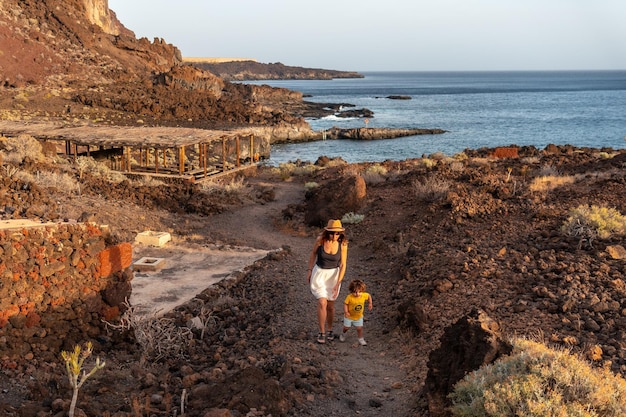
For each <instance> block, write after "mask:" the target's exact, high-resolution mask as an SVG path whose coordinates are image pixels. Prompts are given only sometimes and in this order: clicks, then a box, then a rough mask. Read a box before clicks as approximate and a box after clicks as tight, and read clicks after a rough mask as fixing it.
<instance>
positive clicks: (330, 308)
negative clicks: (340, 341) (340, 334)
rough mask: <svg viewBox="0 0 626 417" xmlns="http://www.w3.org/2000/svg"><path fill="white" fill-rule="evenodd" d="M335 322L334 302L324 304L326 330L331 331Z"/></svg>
mask: <svg viewBox="0 0 626 417" xmlns="http://www.w3.org/2000/svg"><path fill="white" fill-rule="evenodd" d="M334 320H335V302H334V301H327V302H326V328H327V329H328V330H332V329H333V321H334Z"/></svg>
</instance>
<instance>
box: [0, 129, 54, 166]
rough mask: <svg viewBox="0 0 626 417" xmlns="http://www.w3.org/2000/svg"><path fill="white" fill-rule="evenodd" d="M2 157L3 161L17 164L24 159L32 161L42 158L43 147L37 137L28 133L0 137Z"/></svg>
mask: <svg viewBox="0 0 626 417" xmlns="http://www.w3.org/2000/svg"><path fill="white" fill-rule="evenodd" d="M0 148H1V149H2V151H1V153H2V159H3V161H4V163H7V164H14V165H19V164H21V163H22V162H24V160H25V159H30V160H32V161H41V160H43V159H44V158H45V157H44V154H43V148H42V146H41V143H39V141H38V140H37V139H35V138H34V137H32V136H29V135H20V136H17V137H10V138H5V137H3V138H0Z"/></svg>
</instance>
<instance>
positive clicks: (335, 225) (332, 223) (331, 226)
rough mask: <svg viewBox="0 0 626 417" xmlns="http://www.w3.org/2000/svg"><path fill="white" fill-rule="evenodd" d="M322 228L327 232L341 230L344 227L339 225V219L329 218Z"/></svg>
mask: <svg viewBox="0 0 626 417" xmlns="http://www.w3.org/2000/svg"><path fill="white" fill-rule="evenodd" d="M324 230H326V231H328V232H343V231H344V230H346V229H344V227H343V226H342V225H341V220H329V221H328V224H327V225H326V227H325V228H324Z"/></svg>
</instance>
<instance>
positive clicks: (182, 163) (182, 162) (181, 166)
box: [178, 146, 185, 175]
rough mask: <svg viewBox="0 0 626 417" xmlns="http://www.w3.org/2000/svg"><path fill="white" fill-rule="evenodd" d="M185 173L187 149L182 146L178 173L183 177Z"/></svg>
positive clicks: (179, 152) (179, 153) (179, 154)
mask: <svg viewBox="0 0 626 417" xmlns="http://www.w3.org/2000/svg"><path fill="white" fill-rule="evenodd" d="M183 172H185V147H184V146H181V147H180V149H179V151H178V173H179V174H180V175H183Z"/></svg>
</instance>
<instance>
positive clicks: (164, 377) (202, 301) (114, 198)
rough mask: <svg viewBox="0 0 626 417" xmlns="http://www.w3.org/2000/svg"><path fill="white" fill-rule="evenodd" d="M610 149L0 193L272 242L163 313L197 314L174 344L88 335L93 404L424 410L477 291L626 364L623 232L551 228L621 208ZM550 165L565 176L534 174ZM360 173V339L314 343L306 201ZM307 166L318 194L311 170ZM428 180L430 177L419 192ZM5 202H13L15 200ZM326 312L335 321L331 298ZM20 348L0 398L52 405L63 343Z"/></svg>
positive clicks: (147, 223)
mask: <svg viewBox="0 0 626 417" xmlns="http://www.w3.org/2000/svg"><path fill="white" fill-rule="evenodd" d="M605 151H607V152H600V150H592V149H573V148H569V147H559V148H557V147H549V148H548V149H546V150H536V149H534V148H524V149H520V156H519V157H518V158H506V159H495V158H488V153H489V151H488V150H480V151H469V150H468V151H466V156H467V157H468V158H466V159H463V160H449V159H445V158H440V160H436V159H433V161H434V162H435V163H434V164H431V163H430V162H429V163H427V161H425V160H423V159H419V160H409V161H403V162H387V163H384V164H380V165H381V166H384V168H385V170H381V169H380V168H379V167H377V168H376V169H372V168H369V166H371V165H372V164H350V165H348V164H330V165H329V166H327V167H326V168H325V169H318V170H311V169H300V170H298V171H297V172H299V173H296V171H293V172H292V173H291V175H286V174H285V172H282V173H281V172H278V171H277V170H276V169H272V168H269V167H268V168H259V169H258V170H257V173H256V174H255V175H253V176H250V177H247V178H245V179H244V180H243V183H242V184H243V186H242V187H239V188H238V189H237V190H236V191H227V190H225V189H222V190H221V191H219V192H213V193H205V194H202V196H201V195H200V194H198V195H195V196H194V197H193V204H190V201H189V200H190V197H189V196H190V194H191V193H189V191H188V189H185V187H178V186H170V187H166V186H160V187H147V186H141V187H139V186H136V185H131V184H126V185H125V186H119V187H111V186H110V185H107V184H104V183H102V182H101V181H97V180H96V179H90V178H89V177H88V176H87V177H85V178H84V179H83V181H84V183H85V185H84V187H83V191H82V194H81V196H80V198H77V197H76V196H68V195H67V194H63V193H61V192H56V191H54V190H51V189H47V190H39V191H38V190H37V189H36V187H31V188H30V189H26V190H25V187H24V186H23V185H22V184H15V181H14V180H12V179H10V178H7V177H6V176H5V175H4V174H5V171H4V170H3V171H2V174H3V178H2V193H0V194H1V195H2V196H3V197H2V198H3V200H2V202H1V204H0V207H5V210H4V215H3V216H4V217H5V218H6V217H9V216H13V217H15V216H25V215H26V213H28V209H29V208H30V209H31V212H36V211H37V209H35V208H36V207H43V206H46V207H51V206H54V208H55V210H56V211H55V213H63V214H64V215H65V216H67V217H71V218H78V217H79V216H80V215H81V214H82V213H85V212H87V213H92V219H94V220H95V221H97V222H99V223H103V224H104V223H106V224H109V225H110V227H111V229H112V230H113V231H114V234H115V236H116V238H118V239H120V240H131V239H132V237H133V236H134V234H135V233H137V232H138V231H141V230H144V229H145V228H150V229H154V230H167V231H170V232H171V233H172V234H174V235H175V236H177V237H178V238H179V239H180V240H187V241H189V242H194V244H198V243H200V244H215V243H217V244H223V245H238V246H252V247H256V248H260V249H275V250H276V251H274V252H272V253H271V254H270V255H269V256H268V257H266V258H265V259H263V260H260V261H258V262H256V263H255V264H254V265H252V266H250V268H249V269H248V270H246V271H245V272H243V273H239V274H237V276H235V277H231V278H229V279H227V280H225V281H223V282H222V283H220V284H218V285H216V286H213V287H211V288H208V289H207V290H206V291H204V292H202V293H201V294H198V296H197V298H196V299H195V300H194V301H192V302H190V303H188V304H185V305H183V306H180V307H179V308H177V309H176V310H175V311H174V312H172V313H171V314H170V315H169V317H171V319H172V320H173V322H174V323H175V325H176V327H178V328H184V327H186V326H188V322H189V319H192V318H194V317H200V318H202V319H203V320H204V322H205V323H206V325H207V326H206V329H205V332H204V334H200V332H199V331H197V330H194V335H193V338H192V339H191V340H186V339H185V342H184V343H179V346H180V348H181V349H180V350H176V351H175V352H174V353H172V355H171V357H167V358H162V359H158V360H157V359H155V357H154V355H150V354H149V352H147V351H146V349H145V347H142V345H140V344H137V343H136V342H135V341H134V339H133V338H132V337H131V336H132V335H131V334H123V335H119V334H118V335H116V334H113V333H112V334H102V335H100V336H98V337H97V338H95V339H94V342H95V345H96V352H95V353H97V354H98V355H99V356H101V357H102V358H104V359H105V360H106V361H107V365H106V367H105V368H104V369H103V370H101V371H99V372H98V373H97V374H96V375H95V376H94V377H92V378H91V379H90V380H88V381H87V382H86V383H85V385H84V386H83V388H82V389H81V391H80V396H79V401H78V406H79V408H81V409H82V410H83V411H84V413H85V414H86V415H88V416H106V415H109V416H137V415H167V416H173V415H180V414H181V411H182V410H181V408H184V412H185V415H187V416H212V415H224V416H226V415H235V416H236V415H249V416H255V415H256V416H268V415H270V414H271V415H272V416H287V415H299V416H301V415H310V416H320V415H329V416H330V415H337V416H339V415H345V414H359V415H365V416H374V415H397V416H427V415H428V411H427V404H426V402H425V400H424V395H423V384H424V380H425V377H426V374H427V369H428V368H427V364H428V357H429V354H430V353H431V352H432V351H433V350H434V349H436V348H438V347H439V345H440V343H439V339H440V337H441V336H442V334H443V331H444V329H445V328H446V327H447V326H450V325H451V324H453V323H454V322H456V320H458V319H459V318H460V317H462V316H463V315H465V314H467V313H469V311H470V310H471V309H473V308H481V309H483V310H484V311H486V312H487V313H488V314H489V315H490V316H491V317H492V318H493V319H495V320H497V321H498V322H499V323H500V324H501V326H502V328H503V332H504V335H505V336H507V337H512V336H528V337H540V338H542V339H543V340H544V341H546V342H547V343H552V344H556V345H560V346H563V347H567V348H571V349H572V350H573V351H574V352H578V353H581V354H583V355H587V356H588V357H589V358H590V359H593V360H594V362H595V363H596V364H597V365H598V366H608V367H610V368H611V369H612V370H614V371H615V372H616V373H621V374H625V373H626V354H625V353H624V349H623V347H624V343H625V342H626V340H625V337H626V333H625V332H624V330H623V329H624V325H626V305H625V304H624V301H623V300H624V293H625V292H626V285H625V283H624V271H625V267H624V261H623V260H622V259H618V258H619V256H617V255H616V253H618V252H616V251H615V250H613V249H612V247H615V246H617V245H619V244H621V241H622V239H623V237H622V236H612V237H610V238H608V239H596V240H593V241H591V242H587V241H580V239H579V238H577V237H571V236H566V235H564V234H563V233H562V231H561V225H562V224H563V222H564V221H565V220H566V219H567V216H568V211H569V210H570V209H571V208H574V207H577V206H579V205H581V204H595V205H600V206H606V207H612V208H616V209H617V210H619V211H620V212H624V210H626V209H625V207H624V195H625V193H624V187H625V180H624V162H625V161H626V154H614V153H612V152H608V151H610V150H605ZM429 161H431V160H429ZM29 169H37V166H36V165H33V166H31V167H29ZM546 174H549V175H551V176H552V177H551V178H556V177H564V178H565V177H566V178H571V182H567V183H564V184H563V185H559V186H555V187H554V188H549V187H545V186H544V187H543V188H542V189H538V190H534V189H533V187H532V185H533V184H536V182H535V181H536V179H537V178H540V177H541V176H542V175H546ZM355 177H360V178H362V179H364V182H365V184H366V195H365V197H364V198H363V199H362V200H361V201H360V202H359V206H360V208H359V210H358V213H359V214H362V215H363V219H362V221H360V222H359V223H355V224H347V235H348V238H349V239H350V249H349V258H348V272H347V275H346V279H347V280H350V279H352V278H356V277H358V278H361V279H363V280H364V281H365V282H366V283H367V285H368V292H370V293H371V294H372V296H373V299H374V310H373V311H372V312H371V313H368V314H366V322H365V335H366V339H367V340H368V345H367V346H365V347H360V346H358V345H357V344H356V343H355V342H356V340H355V337H354V335H353V334H352V335H349V337H348V340H347V341H346V342H345V343H340V342H339V341H333V342H331V343H327V344H325V345H319V344H317V343H316V342H315V334H316V326H315V300H314V299H313V298H312V296H311V295H310V293H309V291H308V288H307V286H306V282H305V277H306V275H305V273H306V265H307V258H308V255H309V251H310V248H311V245H312V243H313V239H314V236H315V234H316V233H317V232H318V231H319V228H318V227H312V226H309V225H307V224H306V223H305V218H306V216H307V208H308V207H309V206H311V205H312V204H314V203H315V201H316V198H318V197H319V196H320V195H322V194H324V193H328V194H329V195H340V194H342V193H345V192H346V188H345V187H346V186H345V184H346V183H342V182H341V181H338V178H343V179H347V180H349V179H352V178H355ZM433 180H436V181H435V182H434V183H433V182H431V181H433ZM313 182H315V183H317V184H318V187H317V188H316V190H319V191H318V192H317V196H316V192H315V191H311V189H310V185H309V186H307V187H305V184H311V183H313ZM425 183H429V184H431V186H430V187H427V189H428V190H430V191H433V190H435V191H437V192H425V191H424V187H423V185H424V184H425ZM432 184H438V185H437V186H433V185H432ZM336 187H340V188H336ZM306 190H309V191H306ZM322 190H323V191H322ZM164 196H166V197H165V198H164ZM19 201H21V202H22V203H20V204H22V205H23V206H28V207H20V206H18V203H17V202H19ZM329 204H331V202H329ZM7 207H13V208H18V210H13V209H11V210H8V211H11V212H12V214H11V215H9V213H8V211H7V209H6V208H7ZM41 211H42V210H39V212H41ZM43 214H44V215H50V216H51V215H52V214H51V213H49V214H45V213H43ZM346 291H347V289H346V288H345V287H344V288H343V289H342V291H341V296H340V298H342V297H343V296H345V294H346ZM335 320H336V323H337V325H336V330H338V329H339V326H340V324H339V323H340V314H336V317H335ZM201 336H202V337H201ZM3 337H5V338H6V334H5V335H4V336H3ZM44 340H45V338H44ZM3 342H4V343H6V342H7V341H6V339H4V340H3ZM42 345H43V344H42ZM28 350H29V353H28V354H25V355H21V356H16V355H11V354H10V353H6V352H5V355H4V357H2V358H1V362H0V364H1V366H2V368H1V369H2V372H1V373H0V385H1V386H2V387H3V390H2V392H0V409H1V410H3V413H4V414H3V415H7V416H43V415H57V414H58V415H62V412H63V409H67V407H68V404H69V399H70V390H69V387H68V383H67V379H66V377H65V374H64V369H63V366H62V362H61V360H60V359H59V357H58V353H59V352H49V351H46V349H45V348H44V347H43V346H40V345H34V346H33V345H31V346H29V349H28ZM225 410H229V411H225ZM229 413H230V414H229Z"/></svg>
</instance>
